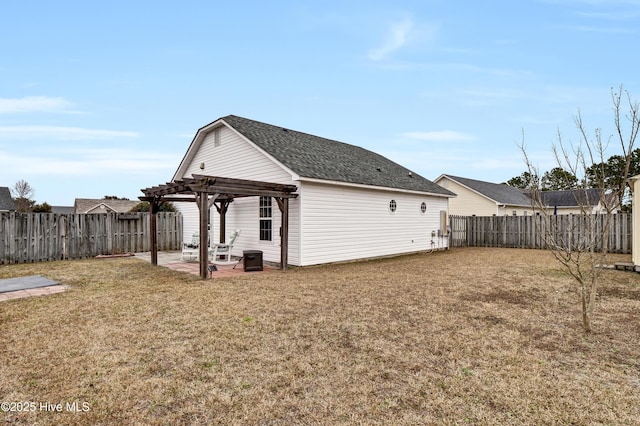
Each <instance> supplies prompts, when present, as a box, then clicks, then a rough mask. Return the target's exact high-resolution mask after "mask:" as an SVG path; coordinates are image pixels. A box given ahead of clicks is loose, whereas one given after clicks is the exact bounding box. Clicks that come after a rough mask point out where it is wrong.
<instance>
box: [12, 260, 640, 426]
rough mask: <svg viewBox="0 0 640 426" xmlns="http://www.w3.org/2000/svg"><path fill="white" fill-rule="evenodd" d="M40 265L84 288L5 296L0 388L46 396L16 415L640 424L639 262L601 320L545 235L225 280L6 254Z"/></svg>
mask: <svg viewBox="0 0 640 426" xmlns="http://www.w3.org/2000/svg"><path fill="white" fill-rule="evenodd" d="M614 259H615V260H627V261H628V260H629V259H630V256H618V257H615V258H612V261H613V260H614ZM31 274H41V275H44V276H46V277H49V278H51V279H54V280H56V281H59V282H61V283H63V284H66V285H68V286H69V287H70V288H69V290H67V291H66V292H64V293H60V294H57V295H51V296H44V297H37V298H29V299H20V300H11V301H7V302H2V303H0V330H2V336H1V338H0V401H9V402H11V401H13V402H21V401H22V402H34V403H35V404H34V405H31V406H27V407H34V410H33V411H28V412H15V411H12V412H2V413H0V420H2V421H3V422H6V423H7V424H19V425H22V424H40V425H60V424H77V425H88V424H104V425H110V424H118V425H121V424H145V425H155V424H158V425H160V424H161V425H177V424H188V425H191V424H236V425H244V424H264V425H289V424H331V425H334V424H380V425H389V424H408V425H417V424H474V425H493V424H495V425H504V424H518V425H520V424H525V425H526V424H530V425H540V424H572V425H587V424H605V425H625V424H627V425H631V424H640V274H635V273H631V272H622V271H606V272H605V275H604V278H603V283H602V286H601V288H600V291H599V298H598V304H597V308H596V309H597V310H596V314H595V320H594V323H593V326H594V330H595V332H594V333H592V334H590V335H587V334H585V333H584V332H583V330H582V327H581V322H580V306H579V304H578V294H577V289H576V286H575V285H574V282H573V281H572V279H571V278H568V277H567V276H565V275H564V274H563V272H562V270H561V268H560V266H559V264H557V263H555V261H554V260H553V258H552V256H551V255H550V254H549V253H547V252H545V251H537V250H516V249H483V248H467V249H455V250H452V251H449V252H438V253H432V254H418V255H410V256H403V257H398V258H393V259H384V260H375V261H369V262H360V263H350V264H340V265H329V266H319V267H308V268H298V269H293V270H289V271H287V272H280V271H276V272H272V273H267V274H257V275H244V276H241V277H234V278H227V279H217V280H216V279H213V280H208V281H201V280H200V279H199V278H198V277H196V276H191V275H187V274H184V273H179V272H175V271H171V270H168V269H165V268H161V267H159V268H158V267H156V268H154V267H152V266H151V265H149V264H147V263H145V262H143V261H140V260H136V259H131V258H121V259H109V260H86V261H70V262H51V263H39V264H28V265H10V266H2V267H0V278H9V277H16V276H22V275H31ZM41 403H42V404H47V403H49V404H52V405H53V404H58V403H61V404H62V407H61V409H62V412H55V411H51V410H55V409H57V407H55V406H54V407H53V408H49V411H47V407H49V406H46V407H43V406H41V405H40V404H41ZM73 403H76V404H77V406H76V407H77V408H78V409H80V410H83V409H85V410H86V411H81V412H72V411H69V410H68V408H71V407H67V404H69V405H73ZM13 408H17V404H14V407H13ZM23 409H28V410H31V408H25V407H23Z"/></svg>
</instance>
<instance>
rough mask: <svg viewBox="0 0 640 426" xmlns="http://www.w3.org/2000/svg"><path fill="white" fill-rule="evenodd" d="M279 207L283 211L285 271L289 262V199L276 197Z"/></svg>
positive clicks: (283, 260)
mask: <svg viewBox="0 0 640 426" xmlns="http://www.w3.org/2000/svg"><path fill="white" fill-rule="evenodd" d="M276 201H277V202H278V208H279V209H280V213H282V225H281V233H280V269H282V270H283V271H285V270H286V269H287V265H288V264H289V199H288V198H286V197H283V198H276Z"/></svg>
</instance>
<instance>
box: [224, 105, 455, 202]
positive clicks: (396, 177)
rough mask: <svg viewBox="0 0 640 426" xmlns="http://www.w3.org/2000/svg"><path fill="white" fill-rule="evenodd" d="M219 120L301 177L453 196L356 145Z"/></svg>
mask: <svg viewBox="0 0 640 426" xmlns="http://www.w3.org/2000/svg"><path fill="white" fill-rule="evenodd" d="M220 120H222V121H224V122H225V123H226V124H227V125H229V126H231V127H232V128H234V129H235V130H236V131H238V132H239V133H240V134H242V135H243V136H245V137H246V138H247V139H249V140H250V141H251V142H253V143H255V144H256V145H257V146H258V147H259V148H261V149H263V150H264V151H266V152H267V153H268V154H270V155H271V156H273V157H274V158H275V159H276V160H278V161H279V162H280V163H282V164H283V165H284V166H285V167H287V168H288V169H290V170H291V171H293V172H294V173H296V174H297V175H299V176H301V177H306V178H313V179H322V180H330V181H338V182H347V183H354V184H362V185H373V186H380V187H387V188H394V189H404V190H412V191H420V192H428V193H431V194H441V195H444V196H454V195H455V194H453V193H452V192H450V191H448V190H446V189H444V188H442V187H440V186H439V185H436V184H435V183H433V182H431V181H430V180H428V179H426V178H424V177H422V176H420V175H418V174H417V173H414V172H412V171H410V170H409V169H407V168H405V167H403V166H401V165H399V164H397V163H395V162H393V161H391V160H389V159H387V158H385V157H383V156H382V155H380V154H376V153H375V152H372V151H369V150H366V149H364V148H361V147H358V146H355V145H349V144H346V143H343V142H338V141H335V140H331V139H325V138H322V137H319V136H314V135H310V134H307V133H303V132H298V131H295V130H290V129H285V128H282V127H278V126H274V125H271V124H266V123H261V122H258V121H254V120H249V119H247V118H242V117H238V116H235V115H228V116H226V117H222V118H221V119H220Z"/></svg>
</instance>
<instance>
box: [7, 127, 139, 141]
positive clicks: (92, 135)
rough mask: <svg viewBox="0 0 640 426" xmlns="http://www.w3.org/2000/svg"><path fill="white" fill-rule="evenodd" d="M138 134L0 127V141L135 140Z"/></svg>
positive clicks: (100, 130) (56, 128) (64, 128)
mask: <svg viewBox="0 0 640 426" xmlns="http://www.w3.org/2000/svg"><path fill="white" fill-rule="evenodd" d="M138 136H139V133H138V132H130V131H122V130H104V129H85V128H82V127H59V126H0V140H2V139H43V138H47V139H56V140H81V139H113V138H135V137H138Z"/></svg>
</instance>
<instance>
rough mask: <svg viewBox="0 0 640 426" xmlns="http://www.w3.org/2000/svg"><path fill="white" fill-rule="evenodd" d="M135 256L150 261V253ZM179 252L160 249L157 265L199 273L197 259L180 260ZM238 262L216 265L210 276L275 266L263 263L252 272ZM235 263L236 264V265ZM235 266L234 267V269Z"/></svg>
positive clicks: (238, 274)
mask: <svg viewBox="0 0 640 426" xmlns="http://www.w3.org/2000/svg"><path fill="white" fill-rule="evenodd" d="M135 257H136V258H138V259H142V260H144V261H147V262H151V253H150V252H145V253H136V254H135ZM180 257H181V252H179V251H160V252H158V266H164V267H166V268H169V269H173V270H175V271H180V272H188V273H190V274H194V275H200V263H199V262H198V261H197V260H192V261H181V260H180ZM238 260H239V263H237V264H236V263H232V264H230V265H219V264H218V265H216V268H218V270H217V271H214V272H213V274H212V278H214V279H215V278H224V277H235V276H240V275H243V274H260V273H265V272H269V271H274V270H276V269H277V268H275V267H273V266H270V265H266V264H265V265H263V270H262V271H254V272H245V271H244V268H243V265H242V261H241V260H240V259H238ZM236 265H237V266H236ZM234 267H235V269H234Z"/></svg>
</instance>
